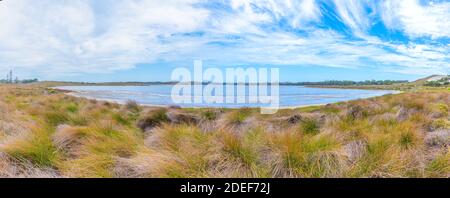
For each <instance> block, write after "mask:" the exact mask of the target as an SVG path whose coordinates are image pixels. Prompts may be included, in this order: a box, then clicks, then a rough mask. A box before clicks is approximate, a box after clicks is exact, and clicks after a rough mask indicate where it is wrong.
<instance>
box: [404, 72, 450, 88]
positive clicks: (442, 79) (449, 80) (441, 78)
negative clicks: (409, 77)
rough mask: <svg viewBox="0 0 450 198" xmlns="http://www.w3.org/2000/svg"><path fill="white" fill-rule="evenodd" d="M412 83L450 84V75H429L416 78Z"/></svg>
mask: <svg viewBox="0 0 450 198" xmlns="http://www.w3.org/2000/svg"><path fill="white" fill-rule="evenodd" d="M412 83H414V84H419V85H426V86H441V85H448V84H450V75H431V76H428V77H425V78H421V79H418V80H416V81H414V82H412Z"/></svg>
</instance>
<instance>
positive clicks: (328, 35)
mask: <svg viewBox="0 0 450 198" xmlns="http://www.w3.org/2000/svg"><path fill="white" fill-rule="evenodd" d="M208 3H210V2H207V1H204V0H166V1H159V0H127V1H112V0H105V1H89V0H79V1H56V0H41V1H31V0H7V1H2V2H1V3H0V18H2V19H8V20H4V21H2V22H1V23H0V40H1V42H0V71H5V70H6V69H9V67H11V66H14V67H15V68H17V69H19V70H21V71H25V70H28V71H29V73H30V76H31V74H33V75H40V76H42V77H44V78H50V79H51V78H59V79H61V76H64V75H78V74H85V73H107V72H112V71H117V70H123V69H130V68H133V67H134V66H135V65H136V64H139V63H158V62H161V61H163V62H179V61H184V62H190V61H192V60H194V59H203V60H210V61H212V62H215V63H218V64H252V63H258V64H270V65H320V66H329V67H346V68H359V67H373V66H375V67H379V68H380V70H382V69H388V70H389V69H391V68H395V71H396V72H404V73H417V72H424V71H428V72H429V73H433V72H436V71H445V70H446V69H448V68H449V64H448V62H449V48H450V45H448V44H447V45H440V46H437V45H434V44H426V43H425V44H417V43H414V42H413V41H411V42H410V43H409V44H398V43H390V42H387V41H382V40H381V39H380V38H378V37H377V36H376V35H369V34H368V29H370V28H371V26H372V25H373V23H374V21H373V20H374V18H375V17H376V16H377V15H376V14H379V15H380V16H381V19H378V20H382V21H383V22H384V24H386V26H387V27H389V28H391V29H396V30H401V31H404V32H405V33H406V34H407V35H409V36H411V37H420V36H430V37H432V38H448V37H450V33H449V30H450V26H449V20H450V16H449V13H450V12H449V7H450V6H449V3H446V2H437V3H434V4H428V5H422V4H420V3H419V2H418V1H406V0H405V1H402V2H399V1H384V2H381V4H379V5H377V6H376V5H375V3H373V1H357V0H348V1H341V0H335V1H334V2H333V5H335V8H336V10H335V13H336V14H337V15H338V17H339V19H340V20H341V21H342V22H343V23H344V24H345V25H346V26H347V27H348V28H349V29H350V30H351V32H352V33H353V35H354V36H355V37H357V38H359V39H358V40H351V39H350V40H349V39H348V37H346V36H344V35H343V34H342V32H339V31H336V30H333V29H332V28H330V27H325V28H323V27H321V28H319V27H318V26H317V25H318V24H320V25H322V26H323V20H324V19H323V17H324V14H323V13H321V7H320V4H321V3H322V2H320V1H315V0H297V1H295V0H229V1H228V0H224V1H215V2H214V3H217V4H219V5H216V6H219V8H217V7H216V8H214V6H211V5H209V6H205V4H208ZM221 7H224V8H223V9H222V8H221ZM367 8H371V9H372V10H371V11H369V10H368V9H367ZM375 12H377V13H375ZM284 26H287V27H284ZM299 32H301V33H299ZM411 68H414V69H411ZM0 76H1V73H0Z"/></svg>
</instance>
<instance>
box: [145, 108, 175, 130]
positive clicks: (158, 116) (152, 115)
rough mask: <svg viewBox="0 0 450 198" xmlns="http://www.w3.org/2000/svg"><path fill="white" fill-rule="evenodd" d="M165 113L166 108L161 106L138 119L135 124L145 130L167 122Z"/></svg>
mask: <svg viewBox="0 0 450 198" xmlns="http://www.w3.org/2000/svg"><path fill="white" fill-rule="evenodd" d="M166 113H167V110H166V109H163V108H161V109H156V110H153V111H150V112H148V113H147V114H145V115H144V116H142V117H141V118H140V119H139V120H138V122H137V126H138V127H139V128H140V129H141V130H142V131H146V130H148V129H151V128H153V127H155V126H159V125H160V124H162V123H164V122H168V121H169V118H168V117H167V114H166Z"/></svg>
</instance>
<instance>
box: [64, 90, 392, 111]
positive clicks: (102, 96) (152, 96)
mask: <svg viewBox="0 0 450 198" xmlns="http://www.w3.org/2000/svg"><path fill="white" fill-rule="evenodd" d="M172 86H173V85H149V86H63V87H57V88H59V89H65V90H71V91H74V93H73V94H74V95H76V96H80V97H86V98H93V99H99V100H111V101H117V102H121V103H123V102H126V101H128V100H134V101H136V102H137V103H140V104H143V105H158V106H159V105H161V106H169V105H177V106H181V107H226V108H237V107H263V106H269V105H268V104H261V103H256V104H254V103H248V102H246V103H242V104H227V103H220V104H217V103H216V104H206V103H194V104H175V103H173V102H172V99H171V91H172ZM247 88H248V87H247ZM223 90H225V89H223ZM279 93H280V97H279V98H280V107H295V106H307V105H316V104H328V103H335V102H341V101H347V100H355V99H362V98H370V97H375V96H381V95H385V94H391V93H396V91H392V90H357V89H328V88H326V89H325V88H310V87H303V86H280V88H279ZM215 96H222V93H217V94H215Z"/></svg>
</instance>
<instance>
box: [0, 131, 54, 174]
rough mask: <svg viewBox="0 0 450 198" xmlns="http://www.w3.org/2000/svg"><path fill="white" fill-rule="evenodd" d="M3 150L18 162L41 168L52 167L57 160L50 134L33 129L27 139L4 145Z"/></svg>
mask: <svg viewBox="0 0 450 198" xmlns="http://www.w3.org/2000/svg"><path fill="white" fill-rule="evenodd" d="M3 150H4V151H5V152H6V153H8V154H9V155H10V156H12V157H14V158H16V159H18V160H29V161H32V162H33V163H35V164H36V165H38V166H41V167H50V166H53V165H54V164H55V163H57V160H58V153H57V151H56V149H55V147H54V146H53V143H52V141H51V138H50V132H49V131H47V130H44V129H39V128H36V129H34V130H33V131H32V133H31V134H30V136H29V137H26V138H23V139H18V140H16V141H14V142H12V143H10V144H7V145H5V146H4V148H3Z"/></svg>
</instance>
